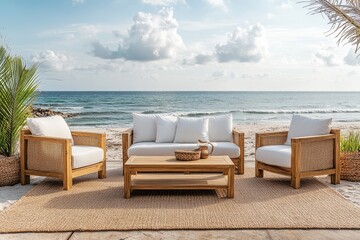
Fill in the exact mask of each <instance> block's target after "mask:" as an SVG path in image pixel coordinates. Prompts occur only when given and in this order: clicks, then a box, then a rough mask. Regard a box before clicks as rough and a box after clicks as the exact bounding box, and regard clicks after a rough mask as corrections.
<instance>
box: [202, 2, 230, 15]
mask: <svg viewBox="0 0 360 240" xmlns="http://www.w3.org/2000/svg"><path fill="white" fill-rule="evenodd" d="M205 1H206V2H207V3H208V4H209V5H210V6H212V7H215V8H220V9H222V10H224V11H226V12H227V11H228V10H229V9H228V7H227V5H226V3H225V0H205Z"/></svg>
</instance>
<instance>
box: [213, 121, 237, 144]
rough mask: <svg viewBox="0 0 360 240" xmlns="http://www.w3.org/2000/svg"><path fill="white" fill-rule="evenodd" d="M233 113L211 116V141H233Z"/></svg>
mask: <svg viewBox="0 0 360 240" xmlns="http://www.w3.org/2000/svg"><path fill="white" fill-rule="evenodd" d="M232 120H233V118H232V114H225V115H219V116H213V117H210V118H209V138H210V141H211V142H232V128H233V124H232Z"/></svg>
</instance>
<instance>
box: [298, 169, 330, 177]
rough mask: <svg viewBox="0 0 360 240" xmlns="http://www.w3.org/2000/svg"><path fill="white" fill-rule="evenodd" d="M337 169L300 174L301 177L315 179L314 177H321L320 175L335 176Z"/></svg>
mask: <svg viewBox="0 0 360 240" xmlns="http://www.w3.org/2000/svg"><path fill="white" fill-rule="evenodd" d="M335 173H336V170H335V169H325V170H317V171H309V172H302V173H300V176H301V177H313V176H319V175H331V174H335Z"/></svg>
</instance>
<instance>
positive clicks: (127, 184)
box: [124, 167, 131, 198]
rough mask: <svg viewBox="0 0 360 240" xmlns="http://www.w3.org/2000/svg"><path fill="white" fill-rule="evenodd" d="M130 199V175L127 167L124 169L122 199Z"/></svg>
mask: <svg viewBox="0 0 360 240" xmlns="http://www.w3.org/2000/svg"><path fill="white" fill-rule="evenodd" d="M130 197H131V173H130V171H129V169H128V168H127V167H125V168H124V198H130Z"/></svg>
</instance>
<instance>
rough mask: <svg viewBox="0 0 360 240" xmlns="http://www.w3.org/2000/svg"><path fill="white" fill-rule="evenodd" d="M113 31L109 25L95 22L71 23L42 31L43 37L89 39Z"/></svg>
mask: <svg viewBox="0 0 360 240" xmlns="http://www.w3.org/2000/svg"><path fill="white" fill-rule="evenodd" d="M106 32H111V31H109V30H108V29H107V27H104V26H100V25H93V24H71V25H69V26H66V27H64V28H61V29H52V30H50V31H45V32H42V33H40V34H39V35H40V36H41V37H54V36H55V37H63V38H64V39H66V40H73V39H80V38H81V39H89V38H92V37H94V36H95V35H98V34H100V33H106Z"/></svg>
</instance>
